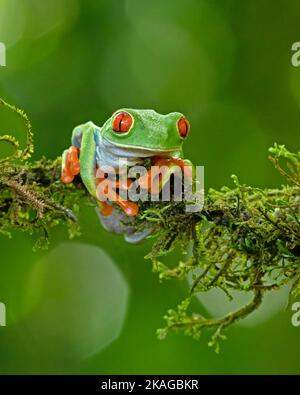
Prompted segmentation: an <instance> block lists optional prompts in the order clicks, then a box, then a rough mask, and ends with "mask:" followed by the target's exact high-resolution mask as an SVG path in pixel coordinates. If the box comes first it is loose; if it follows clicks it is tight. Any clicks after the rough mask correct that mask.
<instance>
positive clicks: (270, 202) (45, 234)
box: [0, 100, 300, 351]
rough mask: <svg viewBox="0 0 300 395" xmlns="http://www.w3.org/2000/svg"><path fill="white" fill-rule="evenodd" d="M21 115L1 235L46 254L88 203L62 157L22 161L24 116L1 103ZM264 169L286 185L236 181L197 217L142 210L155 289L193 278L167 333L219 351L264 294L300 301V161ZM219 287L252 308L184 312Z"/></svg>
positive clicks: (169, 207)
mask: <svg viewBox="0 0 300 395" xmlns="http://www.w3.org/2000/svg"><path fill="white" fill-rule="evenodd" d="M0 104H1V105H2V106H3V107H5V108H8V109H9V110H11V111H14V112H15V113H16V114H17V115H18V116H20V117H21V118H22V119H23V120H24V122H25V126H26V130H27V144H26V147H25V148H24V149H21V148H20V144H19V142H18V141H17V140H16V139H15V138H14V137H13V136H11V135H8V134H6V135H4V136H1V137H0V141H2V142H7V143H9V144H11V145H12V147H13V148H14V149H15V151H14V153H13V154H12V155H11V156H10V157H8V158H4V159H1V160H0V233H3V234H5V235H8V236H9V235H10V232H11V231H12V230H14V229H19V230H22V231H26V232H29V233H30V234H33V233H35V234H38V239H37V242H36V245H35V247H47V246H48V244H49V231H50V229H51V228H52V227H54V226H57V225H59V224H64V225H66V226H67V227H68V230H69V233H70V236H71V237H74V236H75V235H78V234H79V224H78V223H77V219H76V214H77V213H78V211H79V210H80V207H81V205H82V203H83V200H84V199H89V200H90V199H91V198H90V196H89V195H88V193H87V191H86V189H85V188H84V186H83V184H82V183H81V180H80V178H78V179H77V180H76V181H75V182H74V183H72V184H69V185H65V184H63V183H61V182H60V166H61V158H60V157H59V158H57V159H55V160H49V159H46V158H42V159H41V160H39V161H36V162H28V159H29V158H30V156H31V154H32V152H33V133H32V127H31V123H30V121H29V119H28V117H27V115H26V114H25V113H24V112H23V111H22V110H19V109H17V108H16V107H14V106H11V105H10V104H8V103H6V102H4V101H3V100H0ZM269 158H270V160H271V161H272V162H273V164H274V166H275V168H276V169H277V170H278V171H279V172H280V173H281V174H282V175H283V176H284V178H285V180H286V185H283V186H281V187H280V188H277V189H267V188H266V189H260V188H254V187H249V186H246V185H241V184H240V183H239V180H238V178H237V177H236V176H232V178H233V183H234V186H233V188H228V187H223V188H222V189H221V190H220V191H216V190H214V189H210V190H208V191H207V192H206V196H205V205H204V208H203V210H202V211H201V212H197V213H186V212H185V203H184V202H140V214H139V216H138V217H137V219H136V221H135V223H136V227H137V228H142V227H144V226H145V224H147V223H148V222H151V224H155V232H154V234H153V235H152V237H153V238H154V241H153V246H152V250H151V252H150V253H149V254H148V255H147V256H146V258H147V259H151V261H152V263H153V270H154V271H155V272H157V273H158V275H159V278H160V279H161V280H168V279H180V280H186V279H187V278H189V279H190V282H191V286H190V290H189V293H188V295H187V298H186V299H184V300H183V301H182V302H181V303H180V304H179V305H178V307H177V308H176V309H173V310H169V311H168V313H167V315H166V317H165V318H166V322H167V324H166V327H165V328H163V329H160V330H159V331H158V335H159V337H160V338H164V337H165V336H166V335H167V334H168V332H170V331H173V330H176V331H178V330H183V331H184V333H186V334H188V335H192V336H193V337H195V338H198V337H199V336H200V333H201V330H202V329H203V328H208V329H209V328H210V329H214V330H215V332H214V334H213V336H212V340H211V342H210V343H209V344H210V345H211V346H214V347H215V349H216V351H218V348H219V340H220V339H223V338H224V335H223V334H222V331H223V329H225V328H227V327H228V326H230V325H231V324H233V323H234V322H236V321H237V320H239V319H242V318H244V317H246V316H247V315H248V314H250V313H251V312H252V311H254V310H255V309H256V308H257V307H258V306H259V305H260V303H261V302H262V299H263V296H264V294H265V292H268V291H269V290H274V289H279V288H281V287H282V286H283V285H285V284H287V283H289V282H290V281H293V287H292V290H291V294H290V297H291V298H293V297H297V296H298V295H299V294H300V216H299V207H300V153H299V152H298V153H291V152H289V151H288V150H287V149H286V148H285V147H284V146H283V145H277V144H275V145H274V147H272V148H270V157H269ZM174 249H177V250H178V251H179V252H180V253H182V254H183V256H185V257H186V258H185V259H182V260H180V262H179V263H178V264H173V265H170V266H169V265H166V264H165V263H164V262H163V260H164V256H165V255H167V254H168V253H169V252H171V251H172V250H174ZM212 288H219V289H222V290H223V291H224V293H225V294H226V295H227V296H228V297H229V298H230V297H231V291H232V290H239V291H244V292H250V293H253V299H252V301H251V302H250V303H249V304H247V305H245V306H243V307H242V308H240V309H239V310H237V311H235V312H231V313H229V314H227V315H225V316H224V317H222V318H205V317H203V316H201V315H199V314H197V313H190V312H189V311H190V309H191V302H192V300H193V298H194V297H195V296H196V295H197V294H199V293H200V292H206V291H208V290H210V289H212Z"/></svg>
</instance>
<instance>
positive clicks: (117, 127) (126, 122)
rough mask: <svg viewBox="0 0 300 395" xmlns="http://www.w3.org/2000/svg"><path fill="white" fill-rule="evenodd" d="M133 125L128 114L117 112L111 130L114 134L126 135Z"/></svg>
mask: <svg viewBox="0 0 300 395" xmlns="http://www.w3.org/2000/svg"><path fill="white" fill-rule="evenodd" d="M132 123H133V119H132V116H131V115H130V114H128V112H125V111H122V112H119V113H118V114H117V115H116V116H115V117H114V119H113V122H112V128H113V130H114V131H115V132H116V133H127V132H128V131H129V129H130V128H131V125H132Z"/></svg>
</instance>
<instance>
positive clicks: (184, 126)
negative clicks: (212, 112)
mask: <svg viewBox="0 0 300 395" xmlns="http://www.w3.org/2000/svg"><path fill="white" fill-rule="evenodd" d="M177 129H178V132H179V134H180V137H182V138H185V137H187V135H188V133H189V131H190V123H189V121H188V120H187V119H186V117H181V118H180V119H179V121H178V122H177Z"/></svg>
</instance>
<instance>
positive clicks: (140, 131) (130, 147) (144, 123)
mask: <svg viewBox="0 0 300 395" xmlns="http://www.w3.org/2000/svg"><path fill="white" fill-rule="evenodd" d="M189 130H190V125H189V122H188V120H187V119H186V118H185V116H184V115H183V114H181V113H179V112H172V113H170V114H167V115H161V114H158V113H157V112H155V111H153V110H136V109H127V108H126V109H120V110H118V111H116V112H115V113H114V114H113V115H112V116H111V117H110V118H109V119H108V120H107V121H106V122H105V123H104V125H103V126H102V127H99V126H96V125H95V124H94V123H93V122H87V123H85V124H83V125H80V126H77V127H76V128H75V129H74V130H73V133H72V146H71V147H70V148H69V149H68V150H65V151H64V153H63V156H62V175H61V180H62V182H64V183H70V182H72V181H73V180H74V177H75V176H76V175H78V174H80V176H81V179H82V182H83V184H84V185H85V187H86V188H87V190H88V191H89V192H90V194H91V195H92V196H93V197H94V198H95V199H97V193H96V191H97V179H96V169H97V168H100V169H101V168H103V167H107V166H111V167H113V168H115V169H117V168H118V167H119V164H120V162H119V161H120V159H126V161H127V164H128V166H129V167H130V166H135V165H142V164H143V163H144V161H145V159H148V158H151V159H152V164H153V165H156V166H172V165H174V164H175V165H177V166H180V167H181V168H183V167H184V166H185V165H186V164H188V162H189V161H186V160H183V152H182V143H183V141H184V140H185V139H186V137H187V136H188V134H189ZM139 181H140V185H141V187H142V188H148V181H147V175H146V177H145V176H144V177H141V179H140V180H139ZM128 182H130V180H128ZM115 204H117V205H118V206H119V207H120V208H121V210H117V212H114V211H115V210H114V207H113V205H112V204H111V202H110V201H109V199H108V201H107V202H99V206H100V218H101V222H102V224H103V225H104V227H105V228H107V229H109V230H112V231H114V232H116V233H125V234H127V236H128V237H127V239H128V241H131V242H136V241H139V238H144V236H143V237H142V236H141V237H139V236H136V235H135V236H132V237H131V240H130V237H129V234H130V232H131V230H130V226H127V227H125V228H124V227H123V225H122V220H123V219H124V217H135V216H136V215H137V214H138V211H139V206H138V204H137V203H136V202H132V201H127V200H124V199H118V201H116V202H115ZM122 213H123V215H122ZM105 217H106V218H105ZM131 219H133V218H131ZM129 222H130V221H129ZM133 233H134V232H133V231H132V233H131V234H132V235H133Z"/></svg>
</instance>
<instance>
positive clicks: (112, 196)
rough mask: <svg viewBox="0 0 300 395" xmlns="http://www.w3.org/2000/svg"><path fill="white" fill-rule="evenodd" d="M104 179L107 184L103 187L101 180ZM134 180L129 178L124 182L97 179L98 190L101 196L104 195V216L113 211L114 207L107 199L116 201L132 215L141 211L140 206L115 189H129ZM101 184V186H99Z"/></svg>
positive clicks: (102, 212)
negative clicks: (123, 196)
mask: <svg viewBox="0 0 300 395" xmlns="http://www.w3.org/2000/svg"><path fill="white" fill-rule="evenodd" d="M102 181H104V182H105V185H104V187H103V188H101V185H100V184H101V182H102ZM131 184H132V181H131V180H129V179H127V180H126V181H124V182H120V181H110V180H108V179H98V180H97V192H98V193H99V195H100V197H104V199H103V200H102V199H101V206H102V208H101V214H102V215H104V216H109V215H111V214H112V212H113V207H112V206H111V205H110V204H109V203H108V202H107V201H106V200H105V199H107V200H108V201H109V202H114V203H115V204H117V205H118V206H119V207H120V208H121V209H122V210H123V211H124V212H125V214H126V215H128V216H130V217H135V216H136V215H137V214H138V212H139V206H138V205H137V204H136V203H134V202H131V201H128V200H125V199H124V198H122V197H121V196H120V195H119V194H118V193H117V192H116V191H115V189H116V188H118V189H128V188H130V186H131ZM99 186H100V188H99Z"/></svg>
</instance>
